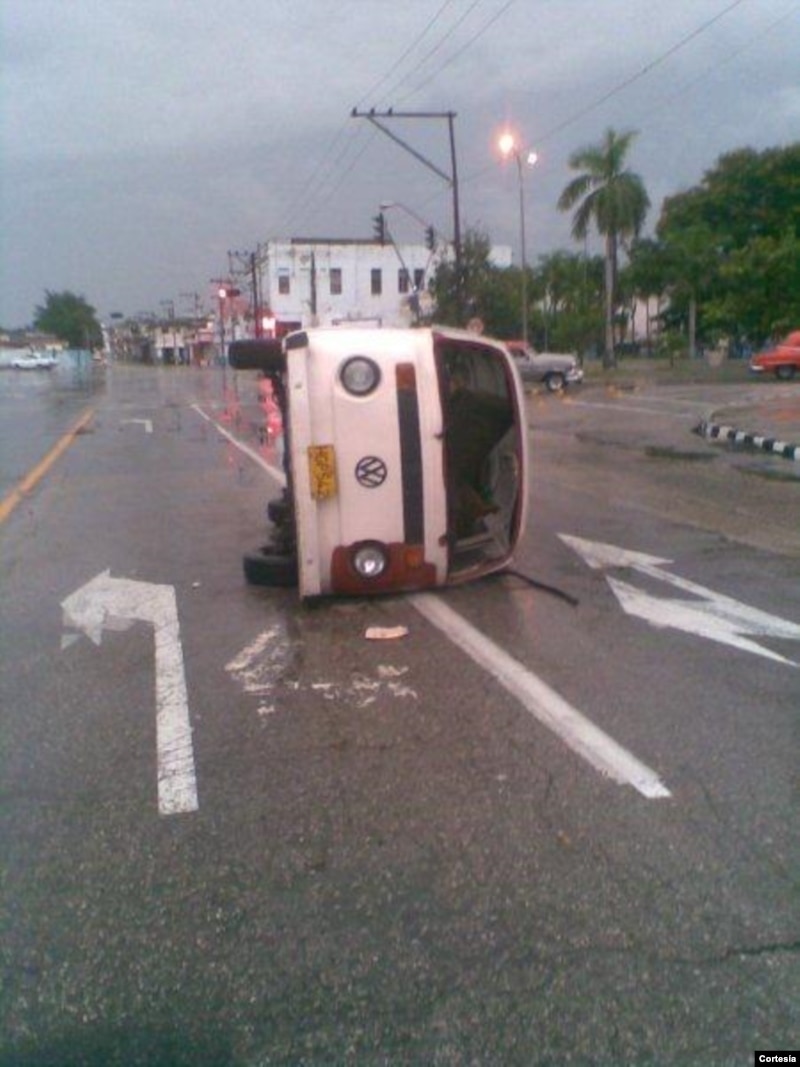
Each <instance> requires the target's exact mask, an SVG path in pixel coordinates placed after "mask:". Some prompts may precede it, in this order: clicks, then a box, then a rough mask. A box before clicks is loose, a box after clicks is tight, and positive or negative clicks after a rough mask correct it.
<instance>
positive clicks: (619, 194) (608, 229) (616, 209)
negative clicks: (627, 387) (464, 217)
mask: <svg viewBox="0 0 800 1067" xmlns="http://www.w3.org/2000/svg"><path fill="white" fill-rule="evenodd" d="M635 136H636V131H635V130H629V131H628V132H627V133H617V132H616V131H615V130H612V129H609V130H606V133H605V136H604V138H603V140H602V142H601V143H600V144H599V145H589V146H588V147H586V148H581V149H579V150H578V151H577V152H573V154H572V155H571V156H570V159H569V165H570V167H571V168H572V169H573V170H580V171H582V172H583V173H581V174H579V175H578V176H577V177H576V178H573V179H572V181H571V182H570V183H569V185H568V186H567V187H566V189H565V190H564V191H563V193H562V194H561V196H560V197H559V201H558V207H559V209H560V210H561V211H569V210H570V209H571V208H573V207H574V206H575V205H576V204H579V206H578V210H577V211H576V212H575V216H574V218H573V220H572V235H573V237H574V238H575V239H576V240H577V241H582V240H584V238H585V237H586V234H587V232H588V230H589V226H590V224H591V223H594V224H595V226H596V227H597V231H598V233H600V234H602V235H603V237H605V319H606V343H605V353H604V357H603V366H605V367H613V366H614V364H615V356H614V306H615V299H614V297H615V288H616V278H617V253H618V247H619V242H620V240H621V239H623V238H625V237H631V236H633V237H636V236H638V234H639V231H640V230H641V228H642V223H643V222H644V218H645V215H646V214H647V209H648V208H649V207H650V198H649V197H648V195H647V192H646V190H645V187H644V183H643V182H642V179H641V178H640V177H639V175H638V174H634V173H633V172H632V171H630V170H626V169H625V157H626V155H627V152H628V149H629V147H630V144H631V141H632V140H633V138H634V137H635Z"/></svg>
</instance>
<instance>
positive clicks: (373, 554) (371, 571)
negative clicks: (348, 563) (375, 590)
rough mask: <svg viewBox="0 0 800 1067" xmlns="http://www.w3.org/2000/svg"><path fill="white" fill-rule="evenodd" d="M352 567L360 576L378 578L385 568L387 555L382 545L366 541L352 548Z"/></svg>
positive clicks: (387, 559) (387, 560)
mask: <svg viewBox="0 0 800 1067" xmlns="http://www.w3.org/2000/svg"><path fill="white" fill-rule="evenodd" d="M351 559H352V561H353V567H354V568H355V570H356V573H357V574H358V575H359V576H360V577H361V578H379V577H380V575H382V574H383V572H384V571H385V570H386V566H387V564H388V562H389V557H388V555H387V553H386V549H385V548H384V547H383V545H380V544H378V542H377V541H366V542H364V544H361V545H357V546H356V548H354V549H353V554H352V556H351Z"/></svg>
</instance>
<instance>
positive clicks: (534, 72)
mask: <svg viewBox="0 0 800 1067" xmlns="http://www.w3.org/2000/svg"><path fill="white" fill-rule="evenodd" d="M0 19H1V20H2V23H1V24H0V153H1V155H0V160H2V166H1V169H0V326H2V327H3V328H6V329H10V328H16V327H21V326H25V325H28V324H29V323H31V322H32V320H33V318H34V315H35V309H36V307H37V306H38V305H41V304H43V303H44V301H45V296H46V292H48V291H50V292H62V291H65V290H69V291H71V292H74V293H77V294H79V295H81V296H83V297H84V298H85V299H86V300H87V301H88V302H89V303H90V304H91V305H92V306H93V307H94V308H95V309H96V311H97V313H98V316H99V318H100V319H101V320H103V321H106V320H107V319H108V318H109V316H110V315H111V314H114V313H120V314H123V315H125V316H126V317H127V316H133V315H137V314H141V313H154V314H156V315H161V314H165V309H166V308H168V307H169V306H170V305H171V306H172V307H174V308H175V311H176V312H177V313H178V314H188V313H190V312H191V311H192V310H193V309H194V308H195V307H197V306H200V307H203V308H210V307H211V303H212V293H213V292H214V291H215V289H216V286H215V285H214V284H213V280H214V279H219V278H225V277H227V276H228V270H229V265H230V257H229V253H230V252H233V253H242V254H244V253H250V252H255V251H258V249H259V247H260V246H261V245H263V244H264V243H265V242H266V241H267V240H269V239H271V238H288V237H341V238H349V237H350V238H352V237H361V238H366V237H370V236H371V235H372V226H373V224H372V219H373V216H374V215H375V214H376V213H377V211H378V210H379V205H380V204H381V203H393V204H397V205H402V206H401V207H395V208H392V209H390V210H389V213H388V218H389V222H390V226H391V228H392V232H393V233H394V235H395V237H396V239H397V240H399V241H413V242H417V241H422V240H423V239H424V232H423V227H422V226H421V223H420V222H419V221H418V220H419V219H422V220H424V221H425V222H428V223H429V224H431V225H433V226H435V227H436V229H437V231H438V232H440V233H441V234H442V235H443V236H445V237H452V232H453V210H452V208H453V198H452V191H451V188H450V186H449V184H448V182H447V181H446V180H445V178H444V177H442V176H440V175H439V174H437V173H435V172H434V170H432V169H431V168H430V167H429V166H426V165H425V164H424V163H423V162H421V161H420V160H419V159H418V158H417V157H416V156H414V155H412V154H411V152H409V151H406V150H405V149H404V148H402V147H400V146H399V145H398V144H396V143H395V142H394V141H393V140H391V139H390V138H389V137H388V136H386V135H385V134H384V133H383V132H381V131H380V130H378V129H376V128H375V127H374V125H373V124H372V123H370V122H369V121H368V120H366V119H364V118H359V117H355V118H354V117H352V111H353V109H354V108H356V109H357V110H358V111H365V110H369V109H370V108H375V109H376V111H379V112H380V111H387V110H388V109H389V108H390V107H391V108H393V109H394V111H395V112H412V113H414V115H415V117H413V118H396V117H395V118H392V119H389V120H386V123H385V124H386V125H387V126H388V127H389V128H390V129H391V130H392V131H393V132H394V133H395V134H396V135H397V136H399V137H400V138H401V139H403V140H404V141H406V142H407V143H408V144H409V145H410V146H411V147H412V148H413V149H414V150H415V152H416V153H418V155H421V156H422V157H424V158H425V159H426V160H427V161H428V162H429V163H431V164H433V166H434V167H435V168H438V170H439V171H442V172H444V174H445V175H449V174H451V161H450V142H449V138H448V122H447V120H446V119H444V118H437V117H434V118H423V117H419V115H418V113H421V112H422V113H428V114H430V113H434V114H443V113H447V112H452V113H454V114H455V119H454V120H453V129H454V135H455V151H456V160H457V170H458V179H459V181H458V191H459V205H460V214H461V223H462V230H465V229H467V228H475V229H479V230H481V231H482V232H483V233H486V234H487V235H488V236H489V237H490V239H491V241H492V242H493V243H494V244H506V245H510V246H512V248H513V250H514V256H515V261H516V262H519V256H520V229H521V228H520V202H519V192H520V175H519V173H518V171H517V168H516V164H515V162H514V161H513V159H512V160H511V161H508V160H503V159H502V157H501V156H500V154H499V152H498V150H497V140H498V137H499V134H500V133H501V132H502V131H503V130H504V129H507V128H509V129H511V130H512V131H513V132H514V134H515V136H516V138H517V143H518V145H519V147H520V152H521V158H523V159H525V158H526V157H527V154H528V152H529V151H535V152H536V154H537V156H538V160H537V162H536V164H535V165H534V166H532V167H528V166H527V165H526V166H525V167H524V169H523V173H522V191H523V197H524V207H525V222H526V257H527V261H528V262H531V263H533V262H535V261H536V258H537V257H538V256H540V255H543V254H546V253H548V252H552V251H555V250H557V249H562V248H563V249H572V250H574V251H581V250H582V248H581V249H579V248H577V247H576V245H575V243H574V241H573V240H572V237H571V233H570V228H571V218H570V215H569V214H564V213H562V212H559V210H558V208H557V201H558V197H559V194H560V193H561V191H562V190H563V188H564V187H565V186H566V184H567V183H568V182H569V180H570V179H571V177H573V176H574V172H573V171H571V170H570V167H569V157H570V155H571V154H572V153H573V152H575V151H576V150H577V149H580V148H583V147H585V146H587V145H593V144H597V143H599V142H600V140H601V138H602V137H603V134H604V132H605V131H606V130H607V129H608V128H613V129H615V130H617V131H620V132H621V131H627V130H636V131H638V133H637V136H636V138H635V140H634V141H633V144H632V148H631V152H630V157H629V165H630V167H631V169H632V170H634V171H635V172H636V173H638V174H639V175H640V176H641V177H642V179H643V180H644V183H645V186H646V188H647V191H648V193H649V196H650V200H651V204H652V206H651V209H650V212H649V215H648V219H647V223H646V230H647V231H651V230H652V229H653V227H654V226H655V224H656V222H657V219H658V214H659V211H660V207H661V204H662V202H663V200H664V198H665V197H667V196H671V195H674V194H675V193H678V192H681V191H683V190H685V189H688V188H691V187H692V186H694V185H697V184H698V183H699V182H700V181H701V180H702V177H703V175H704V173H705V172H706V171H708V170H710V169H711V168H713V167H714V165H715V163H716V162H717V160H718V159H719V157H720V155H722V154H723V153H726V152H730V151H733V150H735V149H738V148H742V147H751V148H755V149H757V150H763V149H765V148H771V147H779V146H784V145H788V144H790V143H793V142H796V141H798V140H800V76H798V56H800V3H799V2H798V0H662V2H661V3H654V2H653V0H424V2H423V0H402V2H401V3H400V2H397V3H390V2H388V0H335V2H333V0H291V2H289V0H224V2H220V0H3V4H2V9H0ZM415 216H416V217H415ZM589 251H590V252H599V251H600V243H599V241H598V240H596V239H595V240H593V241H590V245H589ZM237 261H238V257H237V256H234V257H233V262H234V265H235V264H236V262H237Z"/></svg>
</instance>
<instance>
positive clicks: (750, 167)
mask: <svg viewBox="0 0 800 1067" xmlns="http://www.w3.org/2000/svg"><path fill="white" fill-rule="evenodd" d="M657 234H658V237H659V239H660V242H661V244H662V246H663V247H664V249H665V252H666V254H667V256H668V257H669V258H670V260H671V263H672V279H671V280H672V284H673V290H672V301H671V303H672V308H671V311H672V313H673V314H676V315H678V316H680V317H681V318H682V319H683V320H684V321H686V322H689V324H690V334H691V321H692V316H693V312H694V313H696V318H697V333H698V336H699V337H700V338H709V337H711V336H712V335H714V334H716V333H726V334H730V335H732V336H741V335H747V336H749V337H750V338H751V339H752V340H757V341H760V340H762V339H763V338H764V337H766V336H767V335H769V334H770V333H773V332H780V331H782V330H785V329H786V328H787V327H790V326H792V325H796V323H797V322H798V321H800V307H799V306H798V304H800V295H798V293H799V292H800V289H798V281H797V278H798V271H800V266H798V263H800V251H799V250H800V142H798V143H796V144H793V145H789V146H788V147H786V148H772V149H767V150H765V151H763V152H756V151H755V150H754V149H750V148H743V149H739V150H737V151H735V152H730V153H727V154H725V155H723V156H720V158H719V160H718V161H717V163H716V165H715V166H714V167H713V168H712V169H711V170H709V171H707V172H706V174H705V175H704V176H703V179H702V181H701V182H700V184H699V185H698V186H696V187H694V188H692V189H690V190H688V191H687V192H684V193H680V194H678V195H676V196H673V197H668V198H667V199H666V200H665V201H664V204H663V206H662V210H661V216H660V218H659V221H658V226H657Z"/></svg>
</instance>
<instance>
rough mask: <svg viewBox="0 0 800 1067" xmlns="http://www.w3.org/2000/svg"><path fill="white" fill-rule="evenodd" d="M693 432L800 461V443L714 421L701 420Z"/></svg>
mask: <svg viewBox="0 0 800 1067" xmlns="http://www.w3.org/2000/svg"><path fill="white" fill-rule="evenodd" d="M693 432H694V433H696V434H699V435H700V436H701V437H705V438H706V439H708V440H712V441H728V442H729V443H730V444H733V445H747V446H748V447H749V448H760V449H762V450H763V451H764V452H772V453H773V454H774V455H776V456H783V457H784V459H793V460H796V461H798V462H800V445H790V444H787V443H786V442H785V441H779V440H778V439H777V438H775V437H764V436H763V435H761V434H755V433H747V432H746V431H745V430H737V429H734V427H733V426H720V425H719V424H717V423H713V422H701V423H700V424H699V426H695V428H694V431H693Z"/></svg>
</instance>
